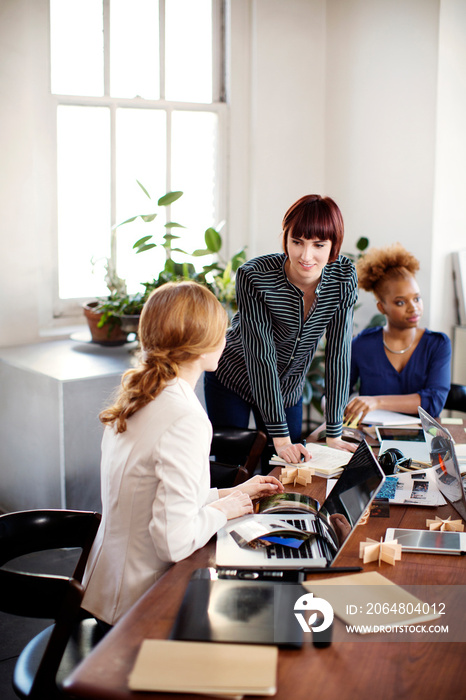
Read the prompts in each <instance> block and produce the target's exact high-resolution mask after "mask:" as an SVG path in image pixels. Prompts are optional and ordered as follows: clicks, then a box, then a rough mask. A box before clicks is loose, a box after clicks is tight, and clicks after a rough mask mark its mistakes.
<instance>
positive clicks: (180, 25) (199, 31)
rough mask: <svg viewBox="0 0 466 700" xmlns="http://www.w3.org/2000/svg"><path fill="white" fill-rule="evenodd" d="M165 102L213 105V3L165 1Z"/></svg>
mask: <svg viewBox="0 0 466 700" xmlns="http://www.w3.org/2000/svg"><path fill="white" fill-rule="evenodd" d="M165 12H166V19H165V22H166V25H165V61H166V71H165V80H166V98H167V100H181V101H184V102H212V1H211V0H196V2H193V0H166V10H165Z"/></svg>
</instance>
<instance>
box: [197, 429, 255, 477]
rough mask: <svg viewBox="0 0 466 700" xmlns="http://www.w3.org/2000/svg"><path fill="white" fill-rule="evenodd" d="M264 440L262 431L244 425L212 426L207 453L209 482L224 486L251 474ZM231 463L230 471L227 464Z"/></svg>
mask: <svg viewBox="0 0 466 700" xmlns="http://www.w3.org/2000/svg"><path fill="white" fill-rule="evenodd" d="M266 444H267V437H266V435H265V433H263V432H262V431H260V430H251V429H247V428H244V429H243V428H231V427H218V426H217V427H214V428H213V435H212V444H211V447H210V454H211V455H213V459H214V460H215V461H214V462H211V469H210V472H211V482H212V486H217V487H218V488H228V487H230V486H236V485H237V484H240V483H243V482H244V481H246V480H247V479H249V478H250V477H251V476H253V474H254V471H255V468H256V466H257V464H258V463H259V460H260V457H261V454H262V452H263V451H264V448H265V446H266ZM229 466H231V467H235V468H236V469H235V470H234V472H233V473H230V474H229V472H232V470H231V469H228V467H229Z"/></svg>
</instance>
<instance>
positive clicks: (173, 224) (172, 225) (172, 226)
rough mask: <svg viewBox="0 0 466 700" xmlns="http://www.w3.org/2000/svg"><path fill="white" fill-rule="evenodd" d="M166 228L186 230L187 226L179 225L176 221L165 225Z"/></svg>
mask: <svg viewBox="0 0 466 700" xmlns="http://www.w3.org/2000/svg"><path fill="white" fill-rule="evenodd" d="M164 226H165V228H186V226H183V224H177V223H176V221H169V222H168V223H166V224H164Z"/></svg>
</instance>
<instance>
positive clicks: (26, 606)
mask: <svg viewBox="0 0 466 700" xmlns="http://www.w3.org/2000/svg"><path fill="white" fill-rule="evenodd" d="M99 523H100V515H99V514H98V513H92V512H83V511H71V510H31V511H22V512H16V513H7V514H6V515H2V516H0V567H2V568H0V592H1V593H0V610H2V611H3V612H6V613H9V614H12V615H20V616H22V617H33V618H42V619H51V620H54V621H55V622H54V624H53V625H51V626H50V627H47V628H46V629H45V630H43V631H42V632H40V633H39V634H38V635H36V636H35V637H34V638H33V639H32V640H31V641H30V642H29V643H28V644H27V645H26V647H25V648H24V649H23V651H22V652H21V654H20V655H19V657H18V660H17V663H16V666H15V669H14V673H13V688H14V691H15V693H16V695H18V697H20V698H30V699H34V700H36V699H37V700H51V699H52V700H53V699H54V698H63V697H64V696H63V695H62V694H61V692H60V687H59V682H60V679H64V678H65V677H66V676H67V675H69V674H70V673H71V671H72V670H73V669H74V668H75V666H76V665H77V664H78V663H79V661H81V660H82V659H83V658H84V657H85V656H86V655H87V654H88V653H89V652H90V650H91V649H92V647H93V646H95V644H96V643H97V642H98V641H99V640H100V638H101V637H102V636H103V634H102V632H101V631H100V628H99V627H98V626H97V622H96V621H95V620H94V619H93V618H91V617H89V616H87V619H85V616H86V613H85V612H84V611H83V610H82V609H81V607H80V605H81V601H82V598H83V595H84V588H83V586H82V585H81V581H82V577H83V574H84V569H85V566H86V561H87V558H88V556H89V552H90V549H91V546H92V543H93V541H94V538H95V535H96V533H97V529H98V527H99ZM71 547H73V548H74V547H79V548H81V549H82V552H81V556H80V558H79V561H78V563H77V565H76V568H75V570H74V573H73V576H72V577H71V578H70V577H67V576H54V575H49V574H32V573H27V572H24V571H18V570H15V569H13V565H11V564H10V565H9V568H3V567H4V565H5V564H6V563H7V562H11V561H12V560H13V559H16V558H17V557H21V556H23V555H25V554H30V553H32V552H39V551H44V550H50V549H63V548H71Z"/></svg>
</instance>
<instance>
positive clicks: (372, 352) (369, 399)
mask: <svg viewBox="0 0 466 700" xmlns="http://www.w3.org/2000/svg"><path fill="white" fill-rule="evenodd" d="M356 270H357V273H358V284H359V287H360V288H362V289H364V290H365V291H367V292H373V294H374V296H375V298H376V300H377V309H378V310H379V311H380V313H381V314H384V316H385V318H386V323H385V325H384V326H383V327H382V326H377V327H374V328H367V329H366V330H364V331H362V332H361V333H359V335H358V336H356V338H354V339H353V342H352V348H351V352H352V357H351V377H350V387H351V389H354V387H355V385H356V382H357V380H358V379H359V381H360V386H359V396H356V397H355V398H353V399H352V400H351V401H350V402H349V404H348V406H347V408H346V412H345V415H346V417H347V419H352V420H354V419H355V418H356V417H357V416H360V418H361V419H362V418H364V417H365V415H366V414H367V413H368V412H369V411H373V410H375V409H385V410H390V411H398V412H401V413H408V414H417V409H418V407H419V406H422V408H424V409H425V410H426V411H427V412H428V413H430V414H431V415H432V416H438V415H439V414H440V412H441V410H442V409H443V406H444V404H445V401H446V398H447V394H448V390H449V388H450V360H451V344H450V340H449V338H448V337H447V336H446V335H445V334H444V333H435V332H434V331H430V330H428V329H426V328H420V327H419V323H420V320H421V317H422V313H423V303H422V298H421V294H420V291H419V286H418V284H417V282H416V279H415V273H416V272H417V271H418V270H419V261H418V260H417V259H416V258H415V257H414V255H412V254H411V253H409V252H408V251H407V250H405V248H403V246H402V245H401V244H400V243H394V244H393V245H391V246H387V247H385V248H374V249H371V250H369V251H368V253H367V254H366V255H364V256H363V257H362V258H361V259H360V260H359V261H358V263H357V265H356Z"/></svg>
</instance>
